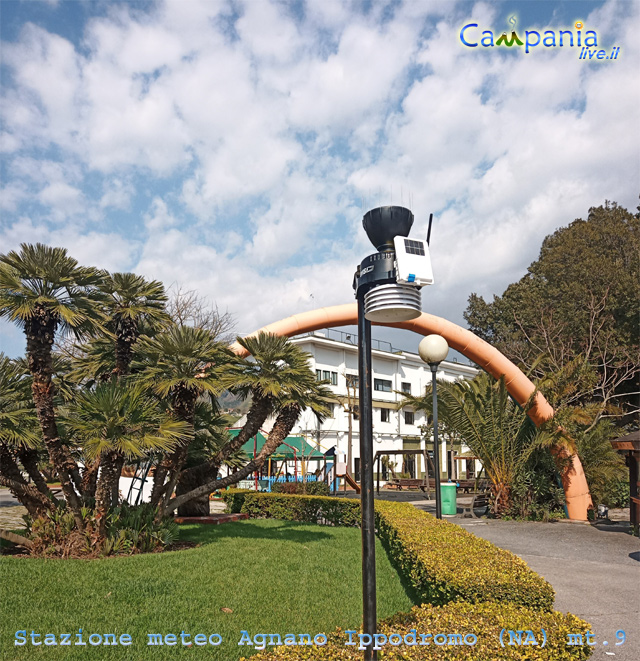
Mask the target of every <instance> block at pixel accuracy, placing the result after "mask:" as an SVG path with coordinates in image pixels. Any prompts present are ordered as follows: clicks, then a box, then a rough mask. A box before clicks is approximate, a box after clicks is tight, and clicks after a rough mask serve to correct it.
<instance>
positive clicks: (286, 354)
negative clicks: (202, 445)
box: [220, 332, 315, 459]
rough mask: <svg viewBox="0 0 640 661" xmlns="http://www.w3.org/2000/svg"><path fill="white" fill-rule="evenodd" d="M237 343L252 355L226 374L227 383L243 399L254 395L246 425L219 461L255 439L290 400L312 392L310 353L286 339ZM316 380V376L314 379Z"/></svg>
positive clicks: (263, 338)
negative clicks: (269, 420) (278, 409)
mask: <svg viewBox="0 0 640 661" xmlns="http://www.w3.org/2000/svg"><path fill="white" fill-rule="evenodd" d="M237 342H238V344H240V346H242V347H244V348H245V349H246V350H247V351H248V352H249V353H250V354H251V358H250V359H248V360H240V361H238V363H237V365H236V366H235V367H234V368H233V369H232V370H230V371H229V372H228V373H227V375H226V384H227V386H228V387H229V390H231V391H232V392H233V393H234V394H236V395H239V396H240V397H242V398H243V399H246V398H247V397H249V396H251V408H250V409H249V412H248V413H247V419H246V424H245V425H244V427H243V428H242V430H241V431H240V433H239V434H238V435H237V436H236V437H235V438H234V439H233V441H231V442H230V443H228V444H227V445H226V446H225V447H224V448H223V450H222V452H221V454H220V459H223V458H224V457H226V456H228V455H229V454H231V453H233V452H235V451H237V450H238V449H239V448H241V447H242V446H243V445H244V444H245V443H246V442H247V441H248V440H249V439H250V438H252V437H253V436H255V435H256V434H257V433H258V431H260V428H261V427H262V425H263V424H264V422H265V421H266V420H267V418H268V417H269V416H270V415H271V414H272V413H273V412H274V411H275V410H276V408H281V407H282V405H283V401H284V400H286V399H287V398H290V397H295V396H305V395H306V394H307V392H308V389H309V381H308V379H309V375H310V374H311V372H310V369H309V358H310V356H309V354H308V353H306V352H305V351H302V350H301V349H300V348H299V347H298V346H296V345H295V344H292V343H291V342H290V341H289V338H287V337H281V336H278V335H272V334H269V333H264V332H263V333H259V334H258V335H256V336H252V337H245V338H242V337H238V338H237ZM313 378H314V380H315V375H314V376H313Z"/></svg>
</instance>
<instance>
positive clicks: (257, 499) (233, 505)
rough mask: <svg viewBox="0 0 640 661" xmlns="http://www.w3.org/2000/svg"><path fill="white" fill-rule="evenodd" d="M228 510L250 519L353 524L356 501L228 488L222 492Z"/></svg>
mask: <svg viewBox="0 0 640 661" xmlns="http://www.w3.org/2000/svg"><path fill="white" fill-rule="evenodd" d="M222 497H223V499H224V500H225V501H226V502H227V509H229V511H231V512H243V513H246V514H249V516H250V517H251V518H253V519H264V518H267V519H281V520H283V521H301V522H305V523H321V524H331V525H334V526H357V525H359V524H360V501H358V500H352V499H349V498H330V497H326V496H302V495H300V496H297V495H289V494H284V493H257V492H255V491H240V490H239V489H238V490H232V489H230V490H229V491H225V492H224V493H223V494H222Z"/></svg>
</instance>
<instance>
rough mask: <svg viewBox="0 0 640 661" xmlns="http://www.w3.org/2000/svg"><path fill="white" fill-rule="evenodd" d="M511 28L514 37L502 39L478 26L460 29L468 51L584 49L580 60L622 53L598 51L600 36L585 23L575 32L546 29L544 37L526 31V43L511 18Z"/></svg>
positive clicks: (578, 23)
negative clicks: (521, 48) (490, 49)
mask: <svg viewBox="0 0 640 661" xmlns="http://www.w3.org/2000/svg"><path fill="white" fill-rule="evenodd" d="M508 23H509V25H510V26H511V36H509V37H508V36H507V33H506V32H503V33H502V34H501V35H500V37H498V39H496V37H495V33H494V32H493V30H482V31H480V28H479V27H478V24H477V23H467V25H465V26H464V27H463V28H462V29H461V30H460V41H461V42H462V43H463V44H464V45H465V46H467V47H468V48H476V47H477V46H483V47H484V48H493V47H495V46H504V47H506V48H511V47H513V46H524V52H525V53H530V52H531V51H532V49H534V48H536V47H538V46H543V47H545V48H565V47H567V46H568V47H569V48H575V47H577V48H580V49H581V50H580V55H579V56H578V59H579V60H617V59H618V54H619V53H620V46H612V47H611V49H610V50H609V51H608V52H607V51H606V50H604V49H599V48H598V33H597V32H596V31H595V30H585V31H584V33H583V32H582V28H584V23H583V22H582V21H576V23H575V25H574V28H575V30H557V31H556V30H545V31H544V32H543V33H542V34H541V33H540V32H539V31H538V30H525V31H524V41H523V40H522V39H521V38H520V37H519V36H518V33H517V32H516V30H515V28H516V24H517V19H516V17H515V16H511V17H510V18H509V21H508Z"/></svg>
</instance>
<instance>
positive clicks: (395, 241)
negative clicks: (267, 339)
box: [353, 206, 433, 661]
mask: <svg viewBox="0 0 640 661" xmlns="http://www.w3.org/2000/svg"><path fill="white" fill-rule="evenodd" d="M362 224H363V226H364V229H365V231H366V232H367V236H368V237H369V239H370V241H371V243H373V245H374V246H375V248H376V249H377V251H378V252H377V253H374V254H373V255H369V256H368V257H366V258H365V259H364V260H363V261H362V262H361V264H360V266H358V269H357V271H356V274H355V277H354V281H353V288H354V289H355V293H356V298H357V300H358V372H359V395H358V399H359V405H360V509H361V516H362V520H361V521H362V612H363V616H362V620H363V631H364V633H366V634H369V635H370V636H371V640H373V634H374V633H376V620H377V618H376V557H375V541H376V538H375V522H374V511H373V504H374V502H373V418H372V412H373V409H372V401H371V371H372V369H371V322H372V321H374V322H384V323H389V322H398V321H408V320H410V319H415V318H416V317H419V316H420V314H421V313H422V309H421V298H420V288H421V287H422V286H423V285H425V284H431V282H433V275H432V273H431V262H430V259H429V252H428V249H427V244H426V243H425V242H424V241H421V240H413V239H406V238H404V237H407V236H408V235H409V230H410V229H411V226H412V225H413V214H412V213H411V211H409V209H405V208H404V207H396V206H390V207H379V208H377V209H371V210H370V211H368V212H367V213H366V214H365V215H364V217H363V219H362ZM364 658H365V660H366V661H370V660H374V659H377V654H376V651H375V650H373V649H372V644H369V645H367V647H366V648H365V651H364Z"/></svg>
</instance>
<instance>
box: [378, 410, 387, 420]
mask: <svg viewBox="0 0 640 661" xmlns="http://www.w3.org/2000/svg"><path fill="white" fill-rule="evenodd" d="M380 422H389V409H380Z"/></svg>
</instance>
